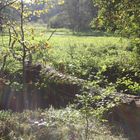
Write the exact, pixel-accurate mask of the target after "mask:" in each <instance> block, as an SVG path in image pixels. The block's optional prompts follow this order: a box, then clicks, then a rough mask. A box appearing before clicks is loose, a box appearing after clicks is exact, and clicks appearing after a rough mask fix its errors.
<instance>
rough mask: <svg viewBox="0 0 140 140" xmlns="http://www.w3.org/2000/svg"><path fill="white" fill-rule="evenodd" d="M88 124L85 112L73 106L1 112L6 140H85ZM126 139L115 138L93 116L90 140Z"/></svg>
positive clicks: (1, 134)
mask: <svg viewBox="0 0 140 140" xmlns="http://www.w3.org/2000/svg"><path fill="white" fill-rule="evenodd" d="M84 125H85V122H84V119H83V117H82V116H81V113H80V112H79V111H77V110H74V109H72V108H70V107H67V108H66V109H61V110H55V109H53V108H52V107H51V108H49V109H46V110H44V111H43V110H36V111H24V112H23V113H12V112H8V111H6V112H5V111H1V112H0V128H1V129H0V138H1V139H2V140H4V139H7V140H17V139H34V140H43V139H44V138H45V139H46V138H47V139H50V140H60V139H61V140H71V139H75V140H79V139H81V140H85V138H84V127H85V126H84ZM93 138H94V139H95V140H96V139H97V140H100V139H106V138H108V139H109V140H111V139H112V138H113V139H114V140H118V139H124V138H123V135H120V136H114V135H113V134H111V132H110V130H109V129H108V128H107V126H105V125H104V126H103V125H102V126H101V124H100V123H99V122H98V121H97V120H96V119H95V118H94V117H92V118H91V119H90V140H92V139H93Z"/></svg>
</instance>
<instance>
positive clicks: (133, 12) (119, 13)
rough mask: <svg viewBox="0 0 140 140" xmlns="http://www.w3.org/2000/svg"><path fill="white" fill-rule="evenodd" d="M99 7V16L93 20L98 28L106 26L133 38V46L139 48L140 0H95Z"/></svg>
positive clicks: (109, 29)
mask: <svg viewBox="0 0 140 140" xmlns="http://www.w3.org/2000/svg"><path fill="white" fill-rule="evenodd" d="M94 3H95V4H97V6H98V7H99V13H98V18H96V19H95V20H94V22H93V26H95V27H97V28H100V29H101V28H103V27H104V28H106V29H107V30H108V31H113V32H116V33H118V34H119V35H121V36H123V37H128V38H130V39H131V42H132V47H133V46H135V47H136V48H137V49H138V50H139V45H140V40H139V37H140V25H139V22H140V20H139V19H140V17H139V7H140V3H139V0H133V1H130V0H122V1H118V0H109V1H108V0H95V1H94Z"/></svg>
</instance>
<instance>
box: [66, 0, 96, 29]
mask: <svg viewBox="0 0 140 140" xmlns="http://www.w3.org/2000/svg"><path fill="white" fill-rule="evenodd" d="M64 11H65V12H66V14H67V15H68V18H69V22H70V26H71V28H72V29H73V30H75V31H79V30H85V29H87V28H89V24H90V22H91V20H92V18H93V17H96V13H97V9H96V7H94V5H93V3H92V1H91V0H65V4H64Z"/></svg>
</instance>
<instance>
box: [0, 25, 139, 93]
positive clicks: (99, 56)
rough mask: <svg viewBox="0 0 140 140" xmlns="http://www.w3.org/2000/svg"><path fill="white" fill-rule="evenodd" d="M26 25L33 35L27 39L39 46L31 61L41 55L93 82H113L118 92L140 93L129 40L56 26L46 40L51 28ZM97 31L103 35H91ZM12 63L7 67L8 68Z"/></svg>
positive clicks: (45, 61) (135, 57) (137, 71)
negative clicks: (46, 46) (76, 31)
mask: <svg viewBox="0 0 140 140" xmlns="http://www.w3.org/2000/svg"><path fill="white" fill-rule="evenodd" d="M27 27H28V28H29V30H28V32H29V31H31V32H33V36H34V38H33V39H32V36H31V35H30V36H29V37H28V38H27V40H31V44H34V45H38V46H39V48H40V50H36V55H35V56H34V62H39V63H40V62H41V63H42V58H43V59H44V60H43V63H45V64H46V63H47V64H51V65H53V66H54V67H55V68H56V69H57V70H59V71H61V72H64V73H67V74H70V75H73V76H76V77H78V78H82V79H85V80H88V81H90V82H91V83H92V84H93V85H94V84H96V85H99V86H101V87H107V86H109V85H113V86H115V88H116V89H117V90H118V91H119V92H124V93H129V94H139V93H140V85H139V80H140V72H139V62H138V60H139V59H138V57H137V54H136V53H135V50H134V49H133V48H132V47H131V44H130V43H129V40H128V39H125V38H120V37H113V36H105V34H103V33H100V32H93V31H92V32H88V33H82V32H81V33H78V34H77V33H75V34H73V32H72V31H70V30H68V29H57V30H56V32H55V33H54V34H53V36H52V37H51V39H50V40H49V41H47V39H48V38H49V36H50V34H51V33H52V32H53V31H54V30H53V29H47V27H45V25H44V26H41V27H39V28H38V25H36V26H34V27H32V26H30V25H28V26H27ZM32 30H33V31H32ZM97 33H98V34H100V35H102V36H98V37H97V36H93V35H96V34H97ZM89 34H90V36H89ZM91 35H92V36H91ZM3 40H4V41H3V42H4V43H5V44H6V40H8V38H7V37H3ZM45 42H47V43H48V44H49V48H47V49H45V50H44V51H43V52H42V53H41V54H40V51H41V46H45ZM7 43H8V42H7ZM40 56H41V57H40ZM10 61H11V59H10ZM14 63H15V62H14ZM11 64H12V63H9V65H10V66H8V68H10V69H11V67H12V66H11ZM17 67H18V66H17ZM14 69H15V67H14ZM14 71H15V70H14Z"/></svg>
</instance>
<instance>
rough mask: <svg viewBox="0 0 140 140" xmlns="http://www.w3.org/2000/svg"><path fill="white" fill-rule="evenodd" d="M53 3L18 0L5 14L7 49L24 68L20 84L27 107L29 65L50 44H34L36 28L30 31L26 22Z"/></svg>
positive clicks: (46, 10) (37, 0) (22, 68)
mask: <svg viewBox="0 0 140 140" xmlns="http://www.w3.org/2000/svg"><path fill="white" fill-rule="evenodd" d="M51 4H52V1H51V0H31V1H30V3H25V2H24V0H17V1H14V2H13V3H11V4H10V5H9V8H10V10H11V11H14V12H10V13H9V14H7V12H5V14H4V15H3V17H5V19H6V22H5V26H6V30H7V31H8V32H9V44H8V46H5V49H6V51H7V53H8V54H9V55H10V56H11V55H12V59H14V60H15V61H16V63H18V64H19V65H20V68H21V70H22V72H21V75H22V80H21V81H22V82H21V83H20V86H21V87H22V91H23V97H24V108H25V109H27V108H28V107H29V99H28V97H29V96H28V94H29V93H27V92H28V83H27V75H26V74H27V73H26V70H27V67H29V66H31V65H32V55H33V54H34V53H35V52H37V51H40V53H42V52H43V49H46V47H47V45H48V44H46V43H45V42H44V43H43V48H42V47H40V46H38V45H37V44H36V45H35V44H32V43H31V41H32V40H34V37H33V36H34V29H33V28H32V29H31V30H30V31H29V30H28V29H26V27H25V26H24V25H25V23H26V22H29V20H30V18H31V16H32V15H35V16H38V17H39V16H40V15H41V14H43V13H47V12H48V9H49V8H50V5H51ZM4 5H8V4H4ZM40 5H43V8H41V9H40ZM32 7H34V8H32ZM15 13H17V16H16V18H14V19H13V15H12V14H15ZM11 17H12V18H11ZM26 33H29V34H30V35H31V36H32V38H31V39H28V36H27V34H26Z"/></svg>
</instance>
